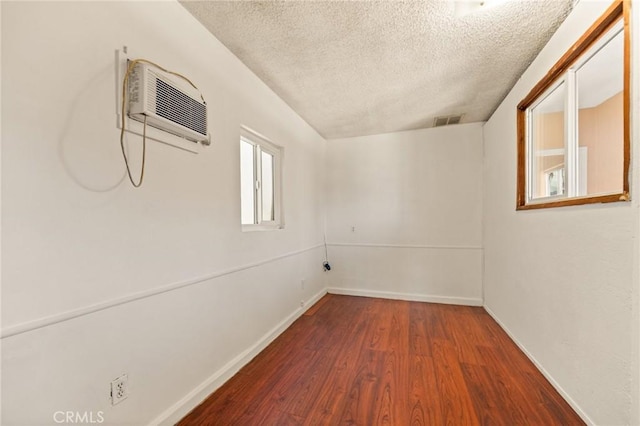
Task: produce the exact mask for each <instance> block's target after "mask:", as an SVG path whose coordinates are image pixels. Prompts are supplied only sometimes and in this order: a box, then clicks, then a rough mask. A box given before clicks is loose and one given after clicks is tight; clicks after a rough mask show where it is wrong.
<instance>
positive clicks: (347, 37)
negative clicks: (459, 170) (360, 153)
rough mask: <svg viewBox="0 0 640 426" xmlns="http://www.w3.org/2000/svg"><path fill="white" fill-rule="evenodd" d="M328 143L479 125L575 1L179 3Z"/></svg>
mask: <svg viewBox="0 0 640 426" xmlns="http://www.w3.org/2000/svg"><path fill="white" fill-rule="evenodd" d="M181 3H182V5H183V6H184V7H185V8H186V9H187V10H189V11H190V12H191V13H192V14H193V15H194V16H195V17H196V18H197V19H198V20H199V21H200V22H202V23H203V24H204V25H205V27H206V28H207V29H209V31H211V33H212V34H213V35H214V36H216V37H217V38H218V39H219V40H220V41H221V42H222V43H224V44H225V45H226V46H227V47H228V48H229V50H231V51H232V52H233V53H234V54H235V55H236V56H238V57H239V58H240V60H242V61H243V62H244V63H245V64H246V65H247V66H248V67H249V68H250V69H251V70H253V72H255V73H256V74H257V75H258V76H259V77H260V78H261V79H262V80H263V81H264V82H265V83H266V84H267V85H268V86H270V87H271V88H272V89H273V90H274V91H275V92H276V93H277V94H278V95H279V96H280V97H282V99H284V100H285V102H287V103H288V104H289V105H290V106H291V107H292V108H293V109H294V110H295V111H296V112H297V113H298V114H300V115H301V116H302V117H303V118H304V119H305V120H306V121H307V122H308V123H309V124H310V125H311V126H313V127H314V128H315V129H316V130H317V131H318V132H320V133H321V134H322V135H323V136H324V137H325V138H341V137H349V136H360V135H369V134H377V133H386V132H393V131H400V130H409V129H419V128H425V127H431V126H432V125H433V120H434V118H435V117H437V116H443V115H453V114H464V116H463V118H462V123H468V122H476V121H484V120H487V119H488V118H489V117H490V116H491V114H492V113H493V111H494V110H495V109H496V108H497V106H498V105H499V103H500V102H501V101H502V99H503V98H504V97H505V96H506V94H507V93H508V91H509V90H510V88H511V87H512V86H513V84H514V83H515V82H516V80H517V79H518V78H519V77H520V75H521V74H522V72H523V71H524V70H525V69H526V67H527V66H528V65H529V64H530V63H531V61H532V60H533V58H535V56H536V55H537V53H538V52H539V51H540V49H541V48H542V47H543V46H544V44H545V43H546V42H547V40H548V39H549V38H550V37H551V35H552V34H553V32H554V31H555V30H556V28H557V27H558V26H559V25H560V23H561V22H562V21H563V20H564V18H565V17H566V15H567V14H568V13H569V11H570V9H571V6H572V4H573V1H572V0H511V1H506V2H499V3H498V4H495V5H494V6H491V5H485V6H484V7H480V8H476V9H475V10H470V11H467V13H464V14H463V13H461V10H462V9H463V7H461V6H465V7H466V6H469V5H473V2H469V1H467V2H454V1H447V0H422V1H182V2H181Z"/></svg>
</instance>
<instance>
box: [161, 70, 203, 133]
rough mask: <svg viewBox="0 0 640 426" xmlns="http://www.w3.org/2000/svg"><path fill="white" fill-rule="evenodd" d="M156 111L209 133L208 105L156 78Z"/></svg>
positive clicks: (201, 131)
mask: <svg viewBox="0 0 640 426" xmlns="http://www.w3.org/2000/svg"><path fill="white" fill-rule="evenodd" d="M155 80H156V105H155V111H156V114H158V115H159V116H160V117H164V118H166V119H167V120H170V121H173V122H174V123H177V124H180V125H181V126H184V127H186V128H188V129H191V130H193V131H195V132H198V133H200V134H201V135H203V136H206V135H207V107H206V106H205V105H203V104H202V103H200V102H198V101H196V100H195V99H193V98H191V97H189V96H187V95H186V94H185V93H183V92H181V91H179V90H177V89H176V88H174V87H172V86H170V85H169V84H167V83H165V82H164V81H162V80H160V79H159V78H156V79H155Z"/></svg>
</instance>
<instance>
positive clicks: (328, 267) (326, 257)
mask: <svg viewBox="0 0 640 426" xmlns="http://www.w3.org/2000/svg"><path fill="white" fill-rule="evenodd" d="M322 266H323V267H324V270H325V271H330V270H331V265H330V264H329V251H328V250H327V234H324V262H323V263H322Z"/></svg>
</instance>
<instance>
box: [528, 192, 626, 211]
mask: <svg viewBox="0 0 640 426" xmlns="http://www.w3.org/2000/svg"><path fill="white" fill-rule="evenodd" d="M629 200H630V197H629V193H627V192H621V193H618V194H608V195H598V196H595V197H576V198H568V199H563V200H556V201H542V202H537V203H536V202H534V203H529V204H524V203H523V204H520V203H519V204H518V205H516V210H535V209H550V208H554V207H566V206H580V205H585V204H597V203H615V202H620V201H629Z"/></svg>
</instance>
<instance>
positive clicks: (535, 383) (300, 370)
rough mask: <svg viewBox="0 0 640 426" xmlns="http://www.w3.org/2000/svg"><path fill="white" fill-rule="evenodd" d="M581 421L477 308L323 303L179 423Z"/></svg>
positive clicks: (328, 299)
mask: <svg viewBox="0 0 640 426" xmlns="http://www.w3.org/2000/svg"><path fill="white" fill-rule="evenodd" d="M298 424H304V425H340V424H347V425H381V424H386V425H412V426H418V425H474V424H483V425H578V424H580V425H581V424H584V423H583V422H582V420H581V419H580V418H579V417H578V415H577V414H576V413H575V412H574V411H573V410H572V409H571V407H570V406H569V405H568V404H567V403H566V402H565V401H564V400H563V399H562V397H561V396H560V395H559V394H558V393H557V392H556V391H555V389H554V388H553V387H552V386H551V385H550V384H549V382H548V381H547V380H546V379H545V378H544V376H542V374H541V373H540V372H539V371H538V370H537V369H536V368H535V366H534V365H533V364H532V363H531V362H530V361H529V360H528V359H527V357H526V356H525V355H524V354H523V353H522V352H521V351H520V349H518V347H517V346H516V345H515V343H513V341H511V339H510V338H509V337H508V336H507V335H506V334H505V332H504V331H503V330H502V329H501V328H500V326H498V324H497V323H496V322H495V321H494V320H493V319H492V318H491V317H490V316H489V315H488V314H487V313H486V312H485V310H484V309H482V308H476V307H465V306H450V305H438V304H432V303H419V302H404V301H395V300H383V299H370V298H365V297H350V296H336V295H327V296H325V297H324V298H322V299H321V300H320V301H319V302H318V303H317V304H316V305H314V306H313V307H311V308H310V309H309V310H308V311H307V312H306V313H305V314H304V315H303V316H302V317H300V318H299V319H298V320H297V321H296V322H295V323H294V324H293V325H292V326H291V327H289V329H287V330H286V331H285V332H284V333H283V334H282V335H280V336H279V337H278V338H277V339H276V340H275V341H274V342H273V343H272V344H271V345H269V346H268V347H267V348H266V349H265V350H264V351H263V352H261V353H260V354H259V355H258V356H257V357H256V358H254V359H253V360H252V361H251V362H250V363H249V364H247V365H246V366H245V367H244V368H243V369H242V370H240V372H239V373H238V374H236V375H235V376H234V377H233V378H232V379H231V380H229V381H228V382H227V383H226V384H224V385H223V386H222V387H221V388H220V389H218V390H217V391H216V392H215V393H213V394H212V395H211V396H209V398H207V399H206V400H205V401H204V402H203V403H202V404H201V405H200V406H198V407H197V408H195V409H194V410H193V411H192V412H191V413H190V414H189V415H187V416H186V417H185V418H184V419H182V420H181V421H180V423H179V425H182V426H185V425H278V426H280V425H298Z"/></svg>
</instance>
